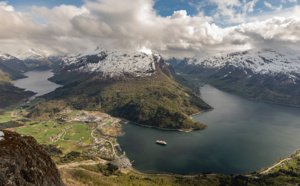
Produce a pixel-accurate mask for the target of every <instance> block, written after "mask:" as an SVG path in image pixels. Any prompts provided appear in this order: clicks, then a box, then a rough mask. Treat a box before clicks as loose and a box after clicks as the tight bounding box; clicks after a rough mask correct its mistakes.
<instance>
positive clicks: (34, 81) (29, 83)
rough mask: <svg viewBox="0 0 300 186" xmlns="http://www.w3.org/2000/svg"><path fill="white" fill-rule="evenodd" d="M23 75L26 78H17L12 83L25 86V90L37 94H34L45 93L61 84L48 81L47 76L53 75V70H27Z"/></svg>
mask: <svg viewBox="0 0 300 186" xmlns="http://www.w3.org/2000/svg"><path fill="white" fill-rule="evenodd" d="M24 75H25V76H27V77H28V78H24V79H19V80H17V81H15V83H14V85H15V86H17V87H20V88H25V89H26V90H30V91H33V92H36V93H37V94H36V95H34V96H41V95H44V94H47V93H49V92H52V91H53V90H55V89H56V88H58V87H60V86H61V85H58V84H55V83H52V82H51V81H48V78H50V77H52V76H53V72H51V70H46V71H29V72H26V73H25V74H24Z"/></svg>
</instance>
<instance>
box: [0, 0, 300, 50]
mask: <svg viewBox="0 0 300 186" xmlns="http://www.w3.org/2000/svg"><path fill="white" fill-rule="evenodd" d="M213 1H214V3H219V5H220V7H221V6H225V9H228V8H229V9H230V7H231V8H232V7H234V6H239V7H240V9H241V12H239V13H235V12H232V11H233V9H232V10H229V12H227V13H226V11H224V12H223V10H222V11H221V10H218V11H219V16H221V17H224V16H225V15H229V19H231V18H232V19H241V20H244V19H245V16H246V13H247V12H252V11H253V9H254V7H255V4H256V3H257V2H258V1H257V0H253V1H248V2H247V1H243V2H239V1H235V0H231V1H226V2H223V3H222V1H218V0H213ZM4 5H5V6H7V4H4ZM153 5H154V2H153V1H152V0H135V1H134V3H132V0H123V1H119V0H98V1H96V2H95V1H87V2H86V3H85V5H84V6H82V7H76V6H67V5H62V6H59V7H54V8H52V9H49V8H46V7H31V12H30V13H24V12H15V11H10V10H13V7H12V8H10V10H8V9H5V8H0V25H1V27H0V50H2V51H3V50H6V51H8V50H9V51H12V52H13V51H14V52H16V51H17V49H25V48H26V47H27V48H31V47H33V48H39V49H41V50H46V51H48V53H57V52H58V53H59V52H61V53H76V52H79V51H82V50H85V49H87V48H92V47H94V46H98V45H100V46H101V47H104V48H110V47H111V48H126V49H141V48H147V49H152V50H156V51H158V52H161V53H164V54H168V55H182V54H184V55H186V54H191V55H193V54H194V53H197V52H198V51H200V50H212V51H213V50H238V49H243V50H244V49H248V48H250V47H256V46H264V45H268V44H270V43H272V45H283V44H284V45H293V46H297V44H298V46H299V44H300V20H299V18H298V17H299V14H300V13H299V12H300V11H299V10H300V8H299V7H295V8H293V9H292V10H289V11H287V12H286V13H285V14H281V15H280V17H274V16H272V17H265V18H260V19H256V20H254V21H251V22H249V23H244V24H240V25H237V26H231V27H226V28H222V27H220V26H218V25H217V24H216V23H213V21H214V20H213V18H212V17H207V16H205V15H204V13H203V12H200V13H199V14H198V15H195V16H189V15H187V12H186V11H185V10H180V11H175V12H174V13H173V15H172V16H168V17H161V16H159V15H157V14H156V12H155V10H154V9H153ZM225 9H224V10H225ZM218 11H217V12H216V14H217V13H218ZM234 11H236V10H235V9H234ZM282 12H283V11H282ZM297 12H298V13H297ZM230 16H232V17H231V18H230ZM262 19H263V20H262ZM36 20H40V21H39V23H36Z"/></svg>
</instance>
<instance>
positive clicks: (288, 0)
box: [281, 0, 298, 3]
mask: <svg viewBox="0 0 300 186" xmlns="http://www.w3.org/2000/svg"><path fill="white" fill-rule="evenodd" d="M281 2H282V3H287V2H290V3H297V2H298V0H281Z"/></svg>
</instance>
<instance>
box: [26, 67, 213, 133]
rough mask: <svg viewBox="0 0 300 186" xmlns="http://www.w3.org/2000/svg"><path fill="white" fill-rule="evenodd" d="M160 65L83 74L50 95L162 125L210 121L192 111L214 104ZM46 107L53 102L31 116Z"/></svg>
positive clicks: (195, 124)
mask: <svg viewBox="0 0 300 186" xmlns="http://www.w3.org/2000/svg"><path fill="white" fill-rule="evenodd" d="M157 69H158V71H157V73H155V74H153V75H152V76H150V77H144V78H122V79H103V78H101V77H99V76H91V77H90V76H85V77H84V76H81V77H82V80H75V81H74V82H72V83H69V84H67V85H66V86H65V87H64V88H60V89H59V90H57V91H55V92H53V93H51V94H49V95H48V96H47V99H48V100H53V99H55V100H60V101H62V100H63V101H65V102H66V103H67V104H69V105H71V106H72V107H74V108H75V109H86V110H100V111H102V112H106V113H108V114H110V115H113V116H116V117H121V118H124V119H127V120H130V121H133V122H136V123H140V124H144V125H149V126H154V127H159V128H167V129H203V128H205V127H206V125H204V124H201V123H198V122H194V121H193V120H192V119H191V118H190V117H189V115H192V114H194V113H197V112H200V111H202V110H206V109H210V106H208V105H207V104H206V103H204V102H203V101H202V100H201V99H200V98H199V97H197V96H196V95H195V94H194V93H193V91H192V90H191V89H189V88H187V87H185V86H182V85H180V84H179V83H177V82H175V81H173V80H172V79H175V78H177V77H176V76H172V72H171V71H168V68H167V67H166V66H161V67H160V68H158V67H157ZM161 69H163V71H164V72H163V71H162V70H161ZM167 72H168V73H167ZM168 75H169V76H168ZM66 77H70V79H72V80H73V77H75V75H72V74H67V76H64V77H62V76H57V79H56V81H57V82H60V83H61V82H65V83H66V82H70V81H67V80H66ZM64 78H65V79H64ZM48 103H49V102H48ZM44 104H47V103H44ZM46 107H49V106H47V105H41V106H39V107H37V108H36V110H34V111H33V112H32V113H31V116H32V117H39V116H41V115H43V113H45V108H46ZM54 107H55V104H54ZM56 109H59V108H56ZM50 110H51V109H50Z"/></svg>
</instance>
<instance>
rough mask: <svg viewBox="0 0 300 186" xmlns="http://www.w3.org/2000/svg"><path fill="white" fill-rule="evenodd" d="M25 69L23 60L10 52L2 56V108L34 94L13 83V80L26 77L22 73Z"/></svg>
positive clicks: (0, 71)
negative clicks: (12, 55)
mask: <svg viewBox="0 0 300 186" xmlns="http://www.w3.org/2000/svg"><path fill="white" fill-rule="evenodd" d="M3 56H5V57H3ZM3 58H4V59H3ZM5 58H6V59H5ZM7 58H8V59H7ZM25 69H26V66H25V65H24V64H23V63H22V61H20V60H18V59H16V58H14V57H11V56H10V55H8V54H5V55H2V57H1V56H0V109H3V108H6V107H8V106H10V105H13V104H16V103H18V102H20V101H21V100H23V99H25V98H28V97H30V96H32V95H34V93H33V92H30V91H24V89H21V88H18V87H15V86H14V85H13V84H12V80H15V79H19V78H24V77H25V76H24V75H23V74H22V70H25Z"/></svg>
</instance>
